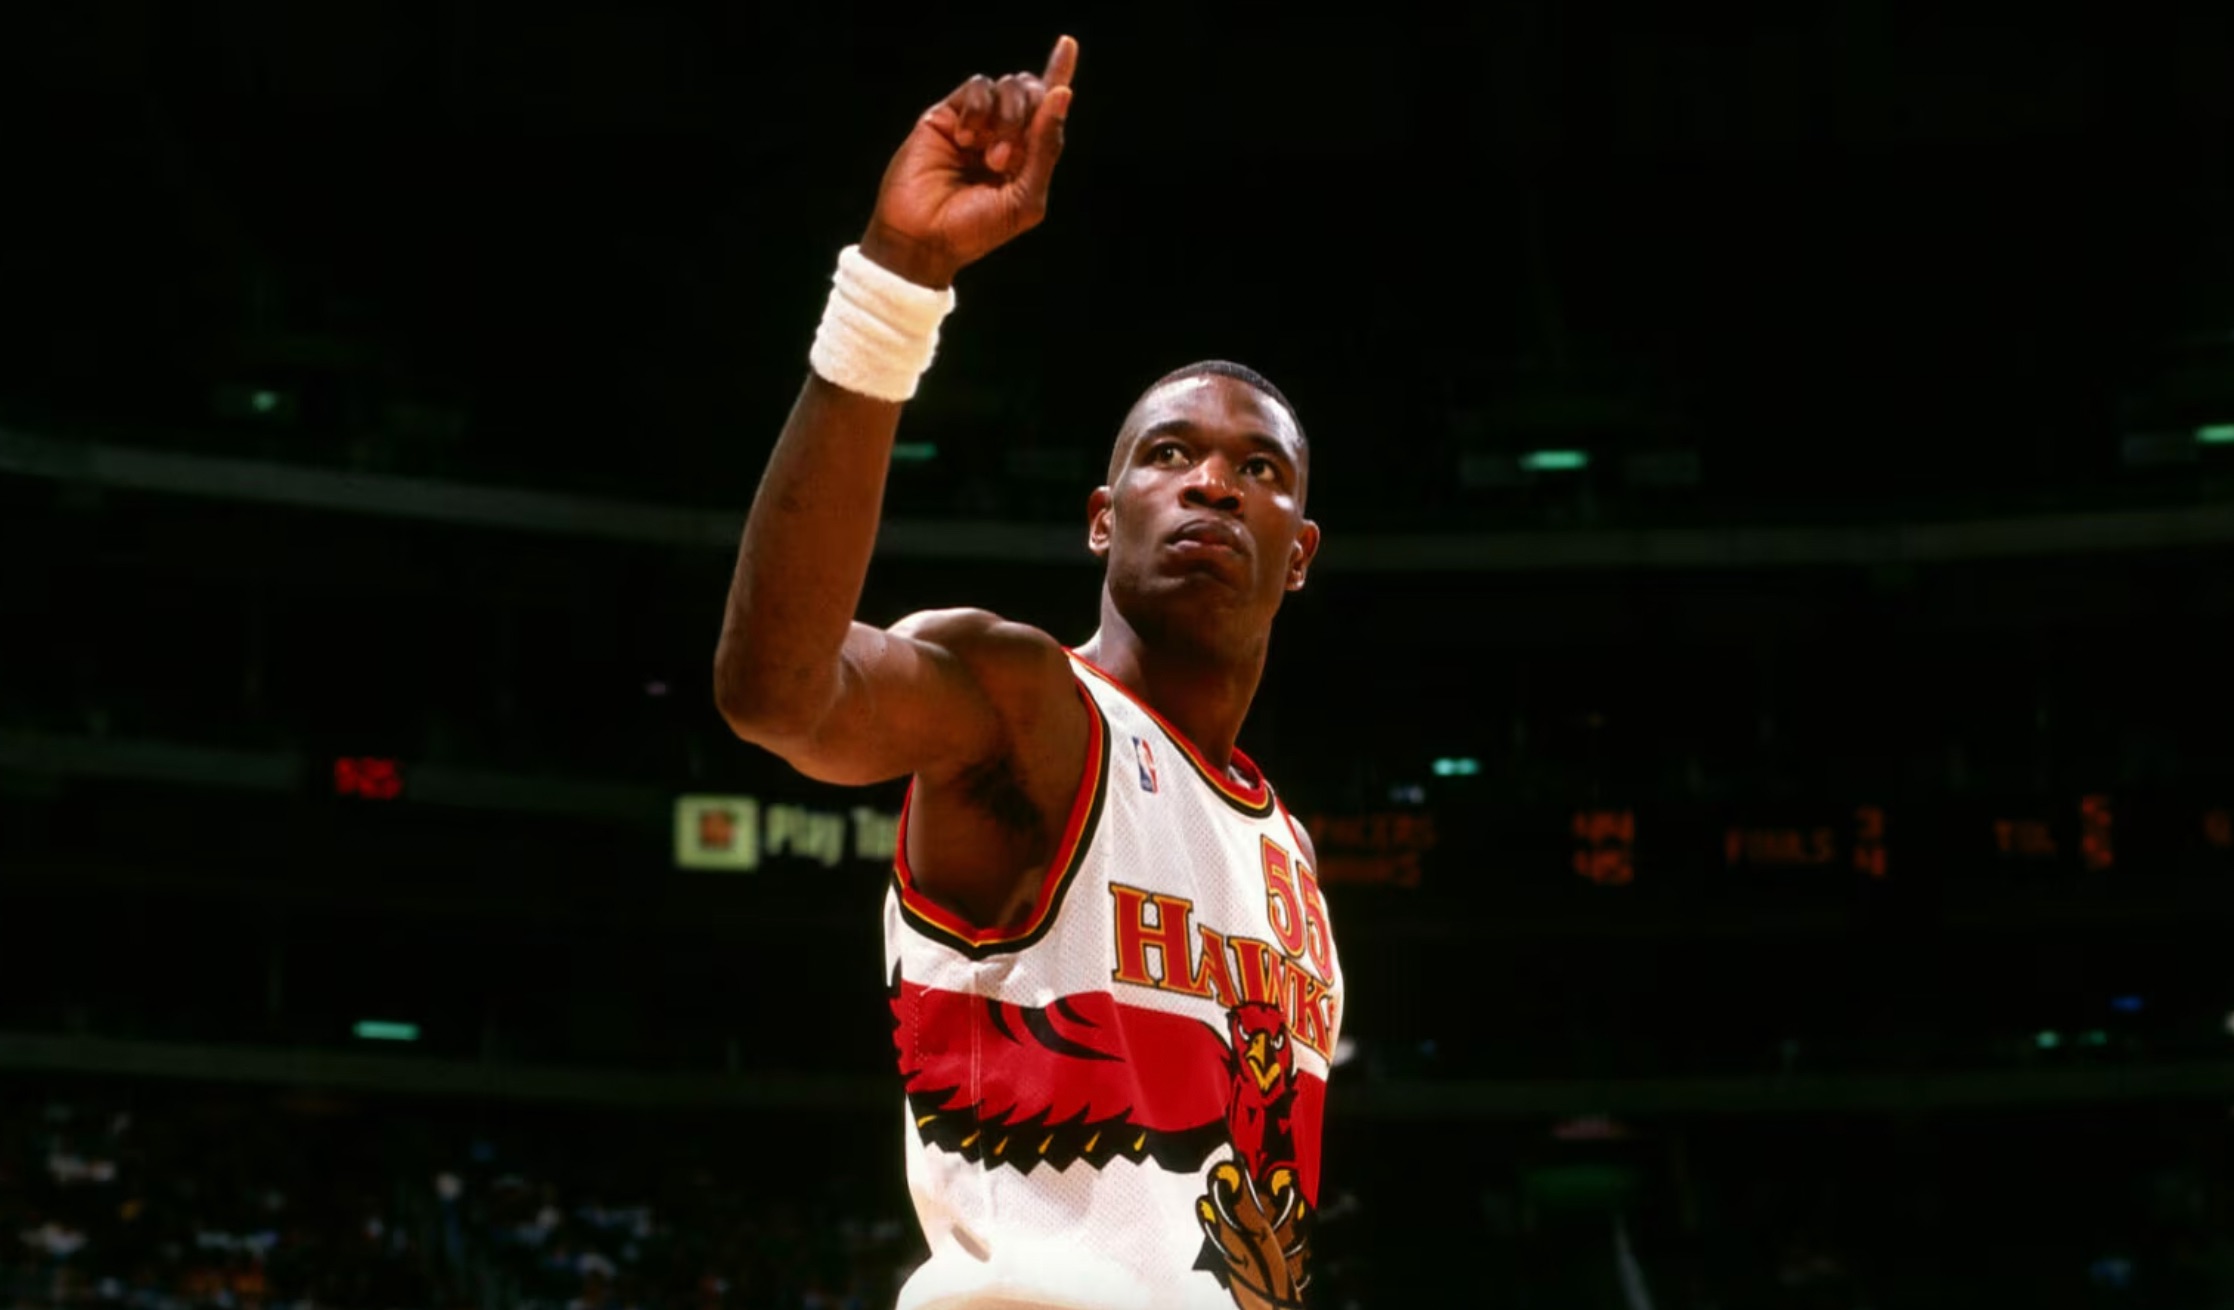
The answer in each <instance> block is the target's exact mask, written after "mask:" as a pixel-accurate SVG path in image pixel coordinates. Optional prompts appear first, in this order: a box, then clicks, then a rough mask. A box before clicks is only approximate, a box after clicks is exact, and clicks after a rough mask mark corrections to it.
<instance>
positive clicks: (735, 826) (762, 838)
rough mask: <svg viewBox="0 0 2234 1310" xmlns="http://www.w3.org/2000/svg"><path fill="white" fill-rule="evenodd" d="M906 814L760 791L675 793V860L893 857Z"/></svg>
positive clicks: (739, 863)
mask: <svg viewBox="0 0 2234 1310" xmlns="http://www.w3.org/2000/svg"><path fill="white" fill-rule="evenodd" d="M899 831H900V816H898V815H897V814H888V813H886V812H884V811H882V810H874V809H870V808H868V807H867V806H855V807H853V808H852V809H851V810H849V811H847V812H845V813H843V814H834V813H831V812H830V811H827V810H821V809H816V808H813V807H811V806H806V805H793V804H787V803H783V802H775V803H763V802H762V801H761V800H760V799H759V798H757V797H753V796H678V797H676V798H675V864H676V866H677V867H678V868H684V869H716V870H721V871H724V872H729V873H750V872H752V871H753V870H755V869H758V868H759V867H760V866H761V863H762V862H763V861H764V860H770V859H774V858H777V857H779V856H782V857H789V858H793V859H804V860H812V861H814V862H815V863H817V864H819V865H821V866H823V867H824V868H826V869H834V868H836V867H837V866H838V865H840V864H841V863H843V862H844V861H845V860H846V859H847V858H848V857H849V855H850V857H851V858H852V859H855V860H865V861H874V862H877V863H880V864H882V863H888V862H889V861H891V860H892V858H893V857H894V855H895V854H896V853H897V851H898V849H899Z"/></svg>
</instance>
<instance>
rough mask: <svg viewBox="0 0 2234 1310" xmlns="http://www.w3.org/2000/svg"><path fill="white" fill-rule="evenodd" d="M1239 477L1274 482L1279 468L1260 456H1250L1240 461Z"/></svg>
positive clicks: (1277, 476)
mask: <svg viewBox="0 0 2234 1310" xmlns="http://www.w3.org/2000/svg"><path fill="white" fill-rule="evenodd" d="M1241 475H1242V476H1243V477H1249V478H1264V479H1266V480H1267V481H1276V480H1277V479H1278V478H1279V476H1280V466H1279V465H1277V464H1275V463H1273V462H1272V461H1271V460H1269V459H1267V458H1265V457H1264V456H1262V455H1251V456H1250V457H1249V458H1247V459H1245V460H1243V461H1241Z"/></svg>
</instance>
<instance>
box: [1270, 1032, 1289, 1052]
mask: <svg viewBox="0 0 2234 1310" xmlns="http://www.w3.org/2000/svg"><path fill="white" fill-rule="evenodd" d="M1287 1044H1288V1035H1287V1034H1286V1033H1274V1034H1272V1049H1273V1050H1275V1051H1278V1050H1282V1049H1285V1048H1286V1046H1287Z"/></svg>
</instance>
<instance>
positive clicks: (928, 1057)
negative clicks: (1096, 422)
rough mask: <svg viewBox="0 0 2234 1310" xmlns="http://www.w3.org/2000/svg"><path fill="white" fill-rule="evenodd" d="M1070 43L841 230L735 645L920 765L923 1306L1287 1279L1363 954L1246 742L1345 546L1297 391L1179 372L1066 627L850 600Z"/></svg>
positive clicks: (867, 765)
mask: <svg viewBox="0 0 2234 1310" xmlns="http://www.w3.org/2000/svg"><path fill="white" fill-rule="evenodd" d="M1077 57H1078V48H1077V45H1076V43H1075V42H1073V41H1071V40H1070V39H1069V38H1067V37H1066V38H1064V39H1062V40H1061V41H1058V42H1057V43H1056V46H1055V51H1054V54H1053V55H1052V57H1051V58H1050V59H1049V62H1048V64H1047V67H1046V71H1045V72H1044V73H1043V74H1041V75H1039V76H1033V75H1031V74H1028V73H1019V74H1013V75H1010V76H1007V77H1003V78H1000V79H998V80H993V79H989V78H986V77H983V76H980V77H973V78H971V79H970V80H969V81H967V82H965V83H963V84H962V86H961V87H960V88H958V89H957V90H956V91H955V92H954V93H953V94H952V95H949V96H948V97H946V98H945V99H944V100H942V101H940V102H939V103H937V104H936V105H933V106H932V107H931V108H930V109H929V110H927V111H926V112H925V113H924V114H923V116H922V117H921V118H920V119H918V120H917V121H916V123H915V126H914V128H913V130H912V131H911V132H910V133H909V135H908V137H907V139H906V140H905V141H904V142H903V143H902V144H901V146H900V148H899V151H898V153H897V154H895V155H894V156H893V158H892V161H891V164H890V165H889V166H888V167H887V168H886V170H885V174H884V180H883V184H882V187H881V188H880V190H879V192H878V195H877V200H876V207H875V211H874V215H873V217H872V218H871V219H870V221H869V225H868V228H867V231H866V232H865V233H864V235H863V236H862V238H861V240H860V242H859V244H858V245H857V246H854V247H850V248H848V249H847V250H846V251H844V252H842V253H841V255H840V258H839V266H838V271H837V273H836V275H835V278H834V284H835V285H834V287H833V290H832V293H831V296H830V300H829V304H828V307H827V309H826V311H825V314H824V318H823V322H822V326H821V328H820V330H819V331H818V332H817V334H816V337H815V341H814V345H813V348H812V349H811V350H810V352H809V362H810V364H811V366H812V367H811V372H810V374H809V376H808V377H807V380H806V384H805V387H804V389H803V390H802V391H801V392H800V395H799V398H798V401H797V403H796V405H795V407H794V408H793V409H792V411H791V416H790V419H789V421H788V422H787V423H786V425H785V427H784V430H783V434H782V437H781V439H780V440H779V441H778V443H777V445H776V448H775V451H774V453H773V455H772V456H771V457H770V459H769V463H768V467H767V470H766V472H765V473H764V475H763V477H762V480H761V484H760V489H759V493H758V495H757V496H756V497H755V499H754V501H753V506H752V513H751V516H750V518H749V520H748V521H747V523H746V526H745V532H744V540H743V544H742V546H741V548H740V550H739V552H738V557H737V569H736V574H735V577H734V579H733V581H732V583H731V587H730V593H729V603H728V609H727V613H726V616H725V621H724V624H723V629H722V635H721V642H720V647H719V649H718V651H717V652H716V655H715V681H716V688H717V696H718V700H719V704H720V708H721V711H722V714H723V716H724V717H725V718H726V719H727V721H728V722H729V724H730V725H731V727H732V728H734V729H735V731H736V732H737V734H738V735H739V736H740V737H743V738H744V739H745V740H747V741H751V742H755V743H757V744H759V745H761V746H763V747H765V748H767V749H768V750H770V751H772V752H774V753H775V754H777V755H779V756H781V757H783V758H784V759H785V760H787V761H789V762H790V763H791V764H792V765H793V766H794V767H795V768H797V769H798V770H799V771H800V772H802V773H804V774H806V775H808V776H810V777H814V778H818V779H822V780H824V781H827V782H832V783H840V784H866V783H873V782H878V781H881V780H884V779H889V778H896V777H900V776H903V775H905V776H908V777H910V778H911V783H910V787H909V797H908V801H907V804H906V805H905V807H904V809H903V811H902V815H901V830H900V848H901V849H900V854H899V857H898V859H897V860H896V862H895V868H894V875H893V883H892V887H891V890H890V891H889V893H888V894H887V898H886V910H885V937H886V946H885V955H886V967H887V972H888V975H889V976H888V982H889V985H890V988H891V1003H892V1014H893V1023H894V1029H893V1031H894V1041H895V1048H896V1054H897V1056H898V1059H899V1064H900V1070H901V1074H902V1077H903V1080H904V1085H905V1098H906V1102H907V1120H906V1128H905V1131H906V1134H907V1140H908V1152H909V1164H908V1181H909V1185H910V1189H911V1191H912V1193H913V1196H914V1201H915V1206H916V1210H917V1214H918V1217H919V1218H920V1220H921V1222H922V1225H923V1231H924V1236H925V1238H926V1240H927V1241H928V1243H929V1246H930V1252H931V1254H930V1259H929V1261H928V1262H927V1263H926V1264H925V1265H924V1266H923V1267H922V1268H921V1269H919V1270H918V1271H917V1272H916V1273H915V1275H914V1276H913V1277H912V1278H911V1279H910V1280H909V1282H908V1284H907V1287H906V1289H905V1291H904V1292H903V1293H902V1295H901V1299H900V1304H901V1305H902V1306H903V1307H910V1308H912V1307H963V1306H994V1305H998V1306H1002V1307H1025V1306H1061V1307H1084V1306H1120V1305H1121V1306H1137V1307H1155V1308H1156V1310H1186V1308H1189V1307H1200V1308H1203V1310H1210V1308H1213V1307H1216V1308H1223V1307H1231V1306H1235V1305H1239V1306H1243V1307H1248V1308H1249V1310H1258V1308H1260V1307H1276V1306H1294V1305H1298V1304H1300V1303H1301V1298H1302V1290H1303V1288H1304V1286H1305V1284H1306V1283H1307V1282H1308V1280H1309V1276H1310V1263H1309V1261H1310V1251H1309V1240H1308V1235H1309V1231H1310V1227H1311V1221H1312V1218H1313V1214H1314V1207H1315V1204H1316V1197H1317V1193H1318V1175H1319V1121H1320V1114H1321V1108H1322V1106H1323V1104H1324V1092H1325V1086H1326V1075H1327V1069H1328V1065H1329V1054H1330V1052H1331V1051H1332V1050H1333V1048H1334V1043H1335V1037H1336V1029H1337V1025H1338V1024H1339V1021H1340V1018H1341V993H1342V975H1341V970H1340V967H1339V965H1338V963H1337V961H1336V958H1335V953H1334V944H1333V939H1332V935H1331V932H1330V929H1329V927H1328V923H1327V916H1326V908H1325V905H1324V903H1323V901H1322V900H1321V899H1320V896H1319V890H1318V884H1317V882H1316V880H1315V879H1314V877H1313V873H1312V869H1313V866H1314V864H1315V863H1316V860H1315V857H1314V855H1313V853H1312V850H1311V843H1310V840H1309V838H1308V837H1306V836H1305V835H1304V833H1303V831H1302V829H1301V828H1300V826H1299V825H1297V824H1296V823H1295V822H1294V821H1293V820H1292V819H1290V817H1289V816H1288V813H1287V811H1286V809H1285V807H1284V806H1283V805H1282V804H1281V802H1280V800H1279V798H1278V797H1277V796H1276V795H1275V794H1274V793H1273V790H1272V788H1271V786H1270V784H1268V783H1267V782H1266V781H1265V779H1264V777H1263V775H1262V774H1260V773H1259V772H1258V770H1257V768H1256V766H1255V765H1254V764H1252V763H1251V762H1250V761H1249V758H1248V757H1247V756H1246V755H1244V754H1242V752H1241V751H1240V750H1239V749H1238V748H1237V747H1236V746H1235V738H1236V737H1237V736H1238V735H1239V733H1240V730H1241V724H1242V720H1243V719H1244V717H1245V716H1246V715H1247V713H1248V709H1249V703H1250V700H1251V698H1252V697H1253V696H1254V695H1255V693H1256V690H1257V683H1258V679H1259V677H1260V676H1261V674H1262V672H1263V669H1264V661H1265V654H1266V649H1267V645H1268V642H1269V639H1270V636H1271V629H1272V620H1273V616H1274V614H1275V613H1276V612H1277V611H1278V610H1279V608H1280V603H1281V600H1282V598H1283V597H1284V596H1285V595H1286V593H1288V592H1290V591H1293V590H1295V589H1297V588H1299V587H1301V586H1302V585H1303V583H1304V577H1305V574H1306V572H1307V571H1308V570H1309V568H1310V565H1311V560H1312V556H1313V555H1314V554H1315V553H1316V552H1317V550H1318V545H1319V530H1318V528H1317V526H1316V525H1314V524H1313V523H1311V522H1310V521H1309V520H1308V519H1306V518H1305V517H1304V516H1303V510H1304V492H1305V488H1306V484H1307V482H1308V478H1309V471H1310V452H1309V449H1308V448H1307V447H1306V445H1305V443H1304V435H1303V429H1302V428H1301V426H1300V425H1299V424H1298V423H1297V421H1296V416H1295V413H1294V411H1293V409H1292V408H1291V407H1290V406H1289V404H1288V402H1287V401H1286V399H1285V398H1284V397H1282V396H1281V394H1280V393H1279V392H1278V391H1277V390H1276V389H1274V387H1273V386H1272V384H1271V383H1269V382H1267V381H1265V380H1264V379H1263V378H1261V377H1259V376H1257V375H1256V374H1255V373H1253V372H1251V371H1249V370H1248V369H1245V368H1242V367H1240V366H1238V365H1233V364H1226V363H1222V362H1212V363H1205V364H1199V365H1194V366H1190V367H1188V368H1184V369H1181V370H1179V371H1178V372H1176V373H1174V374H1172V375H1171V376H1169V377H1167V378H1165V379H1163V380H1161V381H1159V382H1157V383H1156V384H1155V385H1153V386H1151V387H1150V388H1149V389H1148V390H1147V392H1146V393H1145V394H1144V395H1142V396H1141V397H1140V399H1139V401H1138V402H1137V403H1136V404H1134V406H1133V408H1132V411H1131V412H1130V413H1129V414H1127V415H1125V416H1124V420H1123V422H1122V424H1121V425H1120V427H1119V429H1118V432H1117V437H1116V445H1115V448H1114V450H1113V451H1112V452H1111V456H1110V463H1109V474H1108V485H1106V486H1103V487H1100V488H1098V489H1096V490H1095V491H1093V492H1092V494H1091V495H1090V496H1088V497H1087V501H1086V518H1087V523H1086V545H1087V548H1088V549H1089V550H1091V551H1092V552H1093V553H1094V554H1095V555H1097V556H1099V557H1100V558H1101V559H1102V560H1104V561H1105V562H1106V571H1105V576H1104V582H1103V586H1102V598H1101V626H1100V629H1099V630H1098V631H1097V632H1095V633H1094V634H1092V635H1091V636H1089V637H1087V638H1086V640H1085V641H1083V642H1081V643H1080V644H1079V645H1078V646H1077V647H1076V648H1075V649H1066V648H1065V647H1064V646H1063V645H1062V644H1061V643H1060V642H1058V641H1057V640H1056V639H1055V638H1053V637H1051V636H1049V635H1048V634H1047V633H1044V632H1041V631H1039V630H1037V629H1035V628H1031V627H1028V626H1025V625H1023V624H1019V623H1011V622H1006V621H1004V620H1002V619H1001V618H1000V617H998V616H997V615H993V614H987V613H984V612H982V611H978V610H968V609H953V610H937V611H931V612H927V613H920V614H915V615H912V616H910V617H908V618H906V619H903V620H901V621H900V622H899V623H896V624H894V625H893V626H892V627H890V628H887V629H877V628H873V627H869V626H866V625H863V624H860V623H856V622H854V621H853V614H854V610H855V607H856V605H857V603H858V601H859V598H860V594H861V586H862V581H863V576H864V573H865V572H866V570H867V568H868V564H869V556H870V550H871V546H872V544H873V543H874V541H875V538H876V531H877V518H878V512H879V505H880V501H881V498H882V495H883V490H884V478H885V467H886V464H887V462H888V460H889V459H890V457H891V452H892V443H893V434H894V432H895V431H896V430H897V427H898V424H899V421H900V411H901V407H902V406H901V402H903V401H905V400H906V399H907V398H908V397H910V396H912V395H913V394H914V392H915V387H916V383H917V380H918V378H919V377H920V376H921V375H922V373H923V372H924V371H925V368H926V366H927V365H928V364H929V362H930V359H931V356H932V353H933V350H934V348H935V345H936V341H937V336H938V333H939V330H940V327H941V324H942V322H943V320H944V317H945V315H946V314H947V312H948V311H949V310H951V309H952V307H953V303H954V293H953V289H952V288H953V283H954V281H955V277H956V275H957V274H958V273H960V272H961V271H962V270H963V269H964V268H966V267H968V266H969V265H970V264H972V263H974V262H976V261H977V260H979V259H981V258H983V257H984V256H986V255H988V254H990V253H991V252H992V251H994V250H995V249H997V248H999V247H1000V246H1002V245H1004V244H1006V243H1007V242H1008V241H1010V240H1012V239H1013V238H1015V237H1017V236H1018V235H1020V234H1022V233H1023V232H1025V231H1027V230H1029V229H1031V228H1032V227H1034V226H1036V225H1037V224H1038V222H1039V221H1040V219H1041V217H1042V215H1043V214H1044V213H1045V212H1046V208H1047V198H1048V184H1049V181H1050V179H1051V178H1052V177H1053V174H1054V170H1055V161H1056V158H1057V156H1058V155H1059V154H1060V153H1061V151H1062V144H1063V124H1064V119H1065V118H1066V117H1067V116H1068V114H1069V112H1070V109H1071V100H1072V89H1071V73H1072V69H1073V68H1074V66H1075V64H1076V61H1077Z"/></svg>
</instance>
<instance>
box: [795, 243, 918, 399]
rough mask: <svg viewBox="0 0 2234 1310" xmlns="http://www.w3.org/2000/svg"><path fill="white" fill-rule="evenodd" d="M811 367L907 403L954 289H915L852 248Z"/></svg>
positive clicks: (853, 387) (841, 258)
mask: <svg viewBox="0 0 2234 1310" xmlns="http://www.w3.org/2000/svg"><path fill="white" fill-rule="evenodd" d="M830 281H831V287H830V302H829V304H828V305H826V306H825V307H824V308H823V311H822V326H821V327H820V328H817V329H816V330H815V334H814V348H813V349H811V350H809V351H808V352H807V362H808V363H809V364H811V365H813V366H814V371H815V372H816V373H819V374H821V375H822V377H823V378H824V379H825V380H826V381H829V382H834V383H836V384H837V385H839V386H841V387H844V388H845V389H846V390H848V391H857V392H859V393H861V394H862V395H864V396H873V397H875V398H876V399H878V400H908V399H912V398H913V397H914V395H915V384H916V381H917V380H918V379H919V378H921V377H922V376H923V371H924V370H925V369H927V368H929V367H930V366H931V356H932V355H934V354H936V353H937V352H938V348H939V324H940V323H941V322H942V321H943V320H944V319H945V318H946V316H947V315H948V314H950V313H952V312H953V311H954V291H953V288H951V287H950V288H948V289H947V290H944V291H933V290H931V289H930V288H929V287H924V286H917V285H916V284H915V283H913V282H910V281H908V280H907V279H906V278H904V277H901V276H900V275H899V274H897V273H895V272H893V271H892V270H891V269H888V268H886V267H884V266H883V265H882V264H879V263H877V262H876V261H875V260H873V259H870V258H869V257H868V256H867V255H864V254H862V253H861V247H859V246H847V247H846V248H845V249H844V250H842V251H840V252H839V254H838V271H837V273H836V274H835V275H834V276H832V278H831V279H830Z"/></svg>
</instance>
